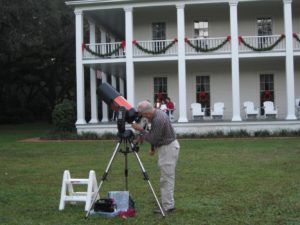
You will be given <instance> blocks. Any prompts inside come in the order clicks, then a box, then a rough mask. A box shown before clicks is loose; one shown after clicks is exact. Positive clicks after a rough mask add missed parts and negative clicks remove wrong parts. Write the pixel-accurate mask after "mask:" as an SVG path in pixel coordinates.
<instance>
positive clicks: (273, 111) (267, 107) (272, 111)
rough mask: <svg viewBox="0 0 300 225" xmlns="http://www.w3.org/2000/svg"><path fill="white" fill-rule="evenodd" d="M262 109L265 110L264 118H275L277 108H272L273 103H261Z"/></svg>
mask: <svg viewBox="0 0 300 225" xmlns="http://www.w3.org/2000/svg"><path fill="white" fill-rule="evenodd" d="M263 108H264V110H265V118H268V117H270V116H271V117H275V118H276V117H277V108H276V107H275V106H274V103H273V102H271V101H265V102H264V103H263Z"/></svg>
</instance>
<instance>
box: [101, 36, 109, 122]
mask: <svg viewBox="0 0 300 225" xmlns="http://www.w3.org/2000/svg"><path fill="white" fill-rule="evenodd" d="M101 41H102V40H101ZM101 77H102V84H103V83H106V82H107V75H106V73H104V72H102V76H101ZM101 122H108V106H107V104H106V103H105V102H104V101H102V120H101Z"/></svg>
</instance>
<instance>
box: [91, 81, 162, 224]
mask: <svg viewBox="0 0 300 225" xmlns="http://www.w3.org/2000/svg"><path fill="white" fill-rule="evenodd" d="M97 91H98V93H99V94H100V95H101V97H102V100H103V101H104V102H105V103H106V104H107V105H108V106H110V107H111V108H112V109H113V110H115V111H116V112H118V116H117V125H118V136H119V142H118V143H117V145H116V147H115V150H114V152H113V154H112V157H111V159H110V160H109V163H108V165H107V167H106V169H105V172H104V173H103V175H102V178H101V182H100V184H99V185H98V190H97V193H99V191H100V189H101V187H102V184H103V182H104V181H105V180H106V178H107V175H108V172H109V170H110V167H111V165H112V162H113V161H114V158H115V156H116V154H117V152H121V153H123V154H124V156H125V168H124V175H125V190H128V159H127V155H128V154H129V153H131V152H132V153H134V155H135V156H136V158H137V161H138V163H139V165H140V168H141V170H142V173H143V175H144V180H145V181H147V182H148V184H149V187H150V189H151V191H152V194H153V196H154V198H155V201H156V204H157V206H158V207H159V209H160V212H161V214H162V216H165V214H164V211H163V209H162V207H161V205H160V202H159V201H158V198H157V196H156V194H155V191H154V189H153V187H152V184H151V182H150V180H149V176H148V174H147V172H146V170H145V168H144V166H143V164H142V161H141V159H140V157H139V155H138V150H139V147H138V143H134V142H133V141H134V140H133V139H134V134H133V131H132V130H129V129H128V130H126V129H125V123H126V122H128V123H133V122H139V121H142V119H141V117H139V116H138V112H137V111H136V110H135V109H134V108H133V107H132V106H131V104H130V103H129V102H127V100H126V99H125V98H124V97H123V96H122V95H121V94H120V93H119V92H117V91H116V89H114V88H113V87H112V86H110V85H109V84H108V83H102V84H101V85H100V86H99V88H98V90H97ZM121 143H123V144H124V148H123V150H122V149H121V148H120V145H121ZM97 196H98V195H97V194H96V195H94V198H93V200H92V203H91V206H90V209H89V210H88V212H87V213H86V216H85V218H88V216H89V215H90V212H91V210H92V208H93V207H94V205H95V202H96V200H97Z"/></svg>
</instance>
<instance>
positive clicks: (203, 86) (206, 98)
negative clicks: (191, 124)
mask: <svg viewBox="0 0 300 225" xmlns="http://www.w3.org/2000/svg"><path fill="white" fill-rule="evenodd" d="M196 101H197V102H198V103H201V106H202V108H205V116H210V79H209V76H197V77H196Z"/></svg>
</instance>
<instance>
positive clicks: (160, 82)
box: [153, 77, 168, 102]
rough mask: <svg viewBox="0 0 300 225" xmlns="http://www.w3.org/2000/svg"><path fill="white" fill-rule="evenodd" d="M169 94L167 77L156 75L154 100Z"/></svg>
mask: <svg viewBox="0 0 300 225" xmlns="http://www.w3.org/2000/svg"><path fill="white" fill-rule="evenodd" d="M167 96H168V82H167V78H166V77H154V101H153V102H155V101H156V99H157V98H159V99H160V100H162V99H165V98H166V97H167Z"/></svg>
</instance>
